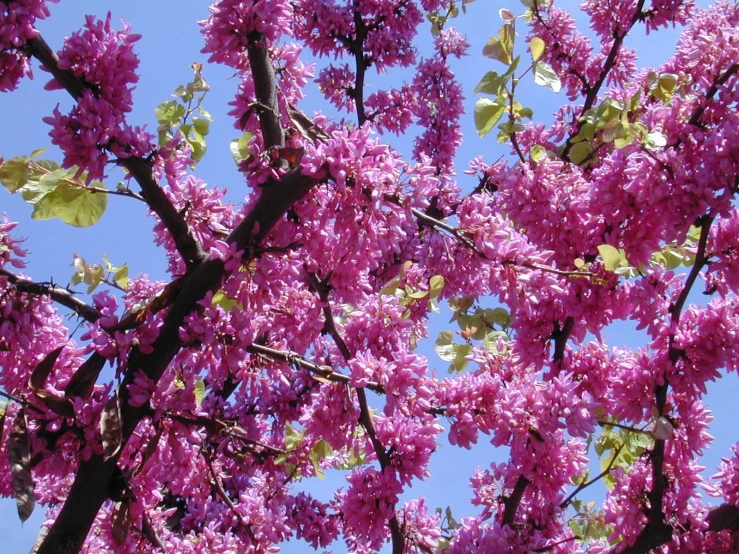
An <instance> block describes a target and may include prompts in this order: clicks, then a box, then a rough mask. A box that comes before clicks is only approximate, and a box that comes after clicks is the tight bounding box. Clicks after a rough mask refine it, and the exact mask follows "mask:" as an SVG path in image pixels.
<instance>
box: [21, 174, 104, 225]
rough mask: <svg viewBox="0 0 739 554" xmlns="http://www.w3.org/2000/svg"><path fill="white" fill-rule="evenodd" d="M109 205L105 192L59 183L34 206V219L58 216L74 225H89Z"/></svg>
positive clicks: (99, 216)
mask: <svg viewBox="0 0 739 554" xmlns="http://www.w3.org/2000/svg"><path fill="white" fill-rule="evenodd" d="M107 205H108V197H107V195H106V194H105V193H103V192H95V191H92V190H90V189H88V188H84V187H76V186H72V185H67V184H64V183H59V185H58V186H57V187H56V188H55V189H54V190H53V191H52V192H50V193H48V194H46V195H44V197H43V198H41V199H40V200H39V201H38V202H37V203H36V204H35V206H34V210H33V213H32V214H31V217H32V218H33V219H51V218H53V217H58V218H59V219H61V220H62V221H63V222H64V223H67V224H68V225H72V226H74V227H89V226H90V225H94V224H95V223H97V222H98V221H99V220H100V218H101V217H102V216H103V213H104V212H105V207H106V206H107Z"/></svg>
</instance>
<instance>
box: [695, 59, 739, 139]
mask: <svg viewBox="0 0 739 554" xmlns="http://www.w3.org/2000/svg"><path fill="white" fill-rule="evenodd" d="M737 71H739V64H736V63H735V64H734V65H732V66H731V67H729V69H727V70H726V71H725V72H724V73H723V74H722V75H721V76H720V77H718V78H717V79H716V80H715V81H714V82H713V84H712V85H711V88H709V89H708V92H706V102H708V101H709V100H710V99H711V98H713V97H714V96H716V93H717V92H718V87H720V86H721V85H723V84H725V83H726V81H728V80H729V79H730V78H731V76H732V75H734V74H735V73H736V72H737ZM705 111H706V107H705V105H700V106H698V108H697V109H696V110H695V111H694V112H693V115H692V116H691V117H690V119H689V120H688V123H689V124H690V125H693V126H694V127H697V126H698V124H699V122H700V118H701V116H702V115H703V112H705Z"/></svg>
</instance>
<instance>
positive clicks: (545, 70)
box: [534, 61, 562, 92]
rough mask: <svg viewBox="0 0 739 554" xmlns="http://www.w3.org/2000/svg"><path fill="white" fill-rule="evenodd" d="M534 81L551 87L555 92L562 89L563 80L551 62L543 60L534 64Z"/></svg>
mask: <svg viewBox="0 0 739 554" xmlns="http://www.w3.org/2000/svg"><path fill="white" fill-rule="evenodd" d="M534 82H535V83H536V84H537V85H541V86H544V87H549V88H550V89H552V90H553V91H554V92H559V91H560V90H561V89H562V82H561V81H560V80H559V76H558V75H557V73H556V72H555V71H554V69H552V68H551V66H550V65H549V64H547V63H545V62H542V61H539V62H537V63H536V64H535V65H534Z"/></svg>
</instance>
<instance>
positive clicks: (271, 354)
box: [247, 344, 385, 394]
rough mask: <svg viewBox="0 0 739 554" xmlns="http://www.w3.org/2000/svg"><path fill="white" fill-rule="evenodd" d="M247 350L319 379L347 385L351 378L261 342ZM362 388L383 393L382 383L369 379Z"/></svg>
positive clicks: (294, 353) (298, 355)
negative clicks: (296, 367) (299, 368)
mask: <svg viewBox="0 0 739 554" xmlns="http://www.w3.org/2000/svg"><path fill="white" fill-rule="evenodd" d="M247 350H248V351H249V352H251V353H252V354H257V355H259V356H265V357H266V358H270V359H272V360H281V361H283V362H286V363H288V364H291V365H294V366H298V367H301V368H303V369H306V370H308V371H310V372H311V373H313V374H315V375H317V376H318V377H320V378H321V379H325V380H327V381H331V382H332V383H341V384H343V385H349V384H350V381H351V379H350V378H349V377H348V376H347V375H344V374H342V373H339V372H337V371H334V369H333V368H331V367H330V366H327V365H319V364H317V363H315V362H311V361H310V360H308V359H306V358H304V357H303V356H301V355H300V354H297V353H296V352H290V351H287V350H277V349H275V348H270V347H269V346H264V345H261V344H252V345H251V346H249V347H248V348H247ZM364 388H366V389H369V390H371V391H373V392H376V393H377V394H384V393H385V389H383V388H382V385H380V384H379V383H377V382H375V381H370V382H369V383H367V384H366V385H365V386H364Z"/></svg>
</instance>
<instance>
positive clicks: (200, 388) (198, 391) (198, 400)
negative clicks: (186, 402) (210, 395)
mask: <svg viewBox="0 0 739 554" xmlns="http://www.w3.org/2000/svg"><path fill="white" fill-rule="evenodd" d="M192 393H193V395H194V396H195V405H196V406H197V407H198V408H199V407H200V405H201V404H202V403H203V396H205V381H203V380H202V379H198V380H196V381H195V383H194V385H193V389H192Z"/></svg>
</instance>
